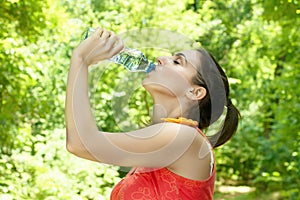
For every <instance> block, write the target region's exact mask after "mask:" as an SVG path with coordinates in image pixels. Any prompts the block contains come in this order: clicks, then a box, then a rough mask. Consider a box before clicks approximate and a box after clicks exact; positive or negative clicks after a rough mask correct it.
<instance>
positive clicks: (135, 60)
mask: <svg viewBox="0 0 300 200" xmlns="http://www.w3.org/2000/svg"><path fill="white" fill-rule="evenodd" d="M94 32H95V29H93V28H89V29H88V30H87V31H85V32H84V34H83V37H82V40H85V39H87V38H88V37H89V36H90V35H91V34H92V33H94ZM109 61H111V62H114V63H117V64H121V65H123V66H124V67H125V68H126V69H127V70H129V71H130V72H145V73H150V72H151V71H152V70H154V68H155V64H154V63H153V62H150V61H149V60H148V59H147V58H146V57H145V55H144V54H143V53H142V52H141V51H139V50H137V49H131V48H128V47H124V49H123V50H122V51H121V52H120V53H118V54H117V55H115V56H113V57H112V58H110V59H109Z"/></svg>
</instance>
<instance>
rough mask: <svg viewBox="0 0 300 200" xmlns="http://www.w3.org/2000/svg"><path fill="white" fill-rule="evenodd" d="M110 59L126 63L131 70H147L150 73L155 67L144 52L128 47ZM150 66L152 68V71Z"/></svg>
mask: <svg viewBox="0 0 300 200" xmlns="http://www.w3.org/2000/svg"><path fill="white" fill-rule="evenodd" d="M110 60H111V61H113V62H116V63H119V64H122V65H124V66H125V67H126V68H127V69H128V70H129V71H132V72H139V71H144V72H146V71H147V72H148V73H149V72H150V71H151V70H152V69H153V68H152V65H154V64H153V63H151V62H149V61H148V59H147V58H146V57H145V55H144V54H143V53H142V52H140V51H139V50H136V49H126V50H124V51H121V52H120V53H119V54H117V55H116V56H114V57H112V58H111V59H110ZM153 67H154V66H153ZM149 68H151V69H150V71H149Z"/></svg>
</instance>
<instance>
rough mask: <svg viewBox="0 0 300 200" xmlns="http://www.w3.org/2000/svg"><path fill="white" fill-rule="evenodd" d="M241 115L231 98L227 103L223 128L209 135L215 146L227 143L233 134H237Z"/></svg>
mask: <svg viewBox="0 0 300 200" xmlns="http://www.w3.org/2000/svg"><path fill="white" fill-rule="evenodd" d="M240 116H241V115H240V112H239V111H238V109H237V108H236V107H235V106H234V105H233V104H232V103H231V100H230V99H229V101H228V105H227V113H226V117H225V120H224V123H223V126H222V129H221V130H220V131H219V132H218V133H216V134H214V135H212V136H211V137H209V141H210V143H211V144H212V145H213V147H214V148H216V147H219V146H221V145H223V144H224V143H226V142H227V141H229V140H230V139H231V138H232V136H233V135H234V134H235V132H236V130H237V127H238V122H239V118H240Z"/></svg>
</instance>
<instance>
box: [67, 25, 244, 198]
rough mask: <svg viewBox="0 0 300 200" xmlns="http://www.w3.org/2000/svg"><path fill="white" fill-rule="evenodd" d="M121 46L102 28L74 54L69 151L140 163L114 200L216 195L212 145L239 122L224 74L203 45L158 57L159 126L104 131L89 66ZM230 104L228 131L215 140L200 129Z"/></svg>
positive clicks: (152, 80) (154, 92)
mask: <svg viewBox="0 0 300 200" xmlns="http://www.w3.org/2000/svg"><path fill="white" fill-rule="evenodd" d="M122 49H123V43H122V40H121V39H120V38H119V37H117V36H116V35H115V34H114V33H112V32H110V31H107V30H104V29H102V28H98V29H97V30H96V31H95V33H94V34H93V35H91V36H90V37H89V38H88V39H86V40H84V41H83V42H82V43H81V44H80V45H79V46H78V47H77V48H76V49H75V50H74V51H73V54H72V59H71V66H70V71H69V78H68V86H67V98H66V125H67V149H68V151H69V152H71V153H73V154H75V155H77V156H79V157H81V158H84V159H88V160H92V161H97V162H102V163H107V164H113V165H119V166H130V167H133V168H132V170H131V171H130V172H129V173H128V175H127V176H126V177H125V179H123V180H122V181H121V182H120V183H119V184H117V185H116V187H115V188H114V190H113V191H112V194H111V199H112V200H117V199H126V200H127V199H128V200H129V199H130V200H134V199H147V200H148V199H153V200H158V199H172V200H174V199H192V200H195V199H212V198H213V191H214V181H215V172H216V167H215V160H214V156H213V151H212V148H214V147H217V146H220V145H222V144H224V143H225V142H227V141H228V140H229V139H230V138H231V137H232V135H233V134H234V133H235V131H236V129H237V125H238V119H239V112H238V110H237V109H236V108H235V107H234V105H232V103H231V101H230V99H229V86H228V81H227V77H226V75H225V73H224V72H223V70H222V69H221V68H220V66H219V65H218V64H217V63H216V62H215V60H214V59H213V57H212V56H210V55H209V54H208V53H207V52H206V51H205V50H203V49H201V50H186V51H182V52H178V53H176V54H175V55H173V56H165V57H159V58H157V63H158V64H157V66H156V68H155V70H154V71H152V72H151V73H149V74H148V76H147V77H146V78H145V79H144V80H143V87H144V88H145V89H146V90H147V91H148V92H149V93H150V94H151V96H152V98H153V101H154V106H153V119H152V121H153V124H152V125H151V126H148V127H146V128H142V129H139V130H135V131H131V132H124V133H108V132H102V131H99V130H98V129H97V126H96V123H95V120H94V118H93V115H92V113H91V109H90V104H89V98H88V66H90V65H92V64H95V63H97V62H99V61H101V60H106V59H109V58H111V57H112V56H114V55H115V54H117V53H118V52H120V51H121V50H122ZM225 106H226V107H227V114H226V118H225V122H224V125H223V127H222V130H220V132H219V133H217V134H215V135H214V136H213V137H210V138H209V140H208V139H207V138H206V136H205V135H204V134H203V133H202V131H201V129H204V128H207V127H208V126H209V125H210V124H211V123H213V122H214V121H216V120H217V119H218V118H219V117H220V116H221V114H222V113H223V109H224V107H225Z"/></svg>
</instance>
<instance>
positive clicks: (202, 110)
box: [193, 49, 240, 148]
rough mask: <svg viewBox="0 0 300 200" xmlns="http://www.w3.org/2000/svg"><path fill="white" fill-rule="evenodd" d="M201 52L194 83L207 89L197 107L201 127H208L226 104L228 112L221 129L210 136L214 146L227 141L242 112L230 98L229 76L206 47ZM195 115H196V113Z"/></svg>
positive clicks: (220, 113)
mask: <svg viewBox="0 0 300 200" xmlns="http://www.w3.org/2000/svg"><path fill="white" fill-rule="evenodd" d="M197 51H198V52H199V53H200V54H201V57H200V59H201V65H200V66H198V67H197V75H196V76H195V77H194V78H193V83H194V84H197V85H199V86H202V87H204V88H205V89H206V96H205V97H204V98H203V99H201V100H199V102H198V105H197V108H196V109H193V113H194V114H195V111H196V112H197V113H198V114H197V115H198V119H197V121H198V122H199V125H198V127H199V128H200V129H205V128H208V127H209V126H210V125H211V124H212V123H214V122H215V121H216V120H217V119H219V117H220V116H221V115H222V113H223V111H224V108H225V106H226V107H227V113H226V117H225V121H224V123H223V126H222V128H221V130H220V131H218V132H217V133H216V134H214V135H212V136H209V137H208V138H209V140H210V142H211V144H212V146H213V147H214V148H215V147H218V146H221V145H223V144H224V143H226V142H227V141H228V140H230V139H231V137H232V136H233V135H234V133H235V132H236V130H237V127H238V122H239V118H240V113H239V111H238V109H237V108H236V107H235V106H234V105H233V104H232V102H231V100H230V98H229V92H230V90H229V83H228V79H227V76H226V74H225V72H224V71H223V69H222V68H221V67H220V65H219V64H218V62H217V61H216V60H215V58H214V57H213V56H212V55H211V54H210V53H208V52H207V51H206V50H205V49H197ZM194 116H195V115H194Z"/></svg>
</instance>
